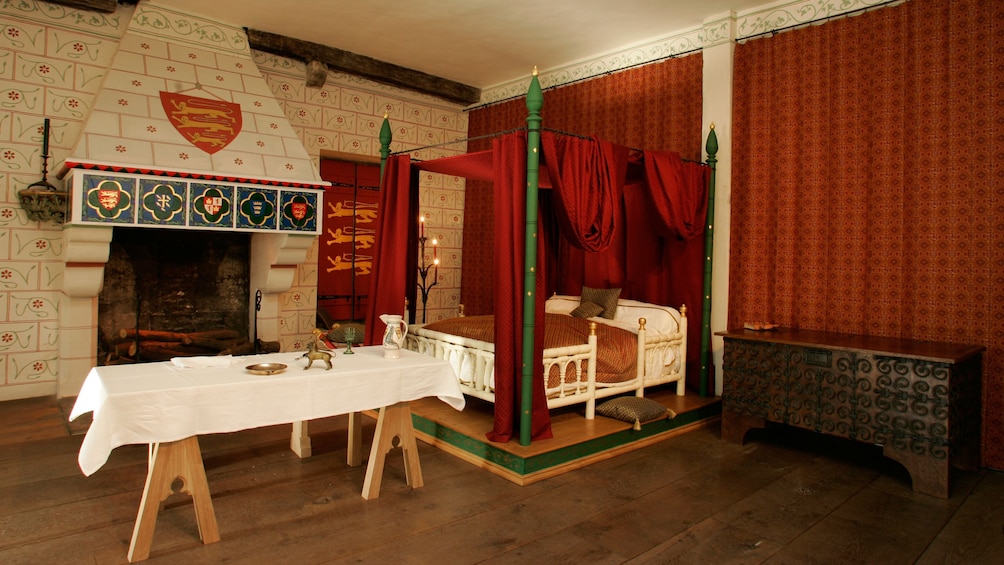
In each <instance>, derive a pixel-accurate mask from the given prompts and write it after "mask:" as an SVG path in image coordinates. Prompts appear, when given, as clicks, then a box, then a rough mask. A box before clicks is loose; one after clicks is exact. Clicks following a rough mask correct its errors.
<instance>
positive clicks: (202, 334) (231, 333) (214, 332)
mask: <svg viewBox="0 0 1004 565" xmlns="http://www.w3.org/2000/svg"><path fill="white" fill-rule="evenodd" d="M187 335H188V336H189V337H190V338H191V339H200V338H207V339H237V338H239V337H241V334H240V333H238V332H237V331H236V330H232V329H211V330H206V331H193V332H190V333H188V334H187Z"/></svg>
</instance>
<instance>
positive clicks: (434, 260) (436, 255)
mask: <svg viewBox="0 0 1004 565" xmlns="http://www.w3.org/2000/svg"><path fill="white" fill-rule="evenodd" d="M437 245H439V243H438V242H437V241H436V240H435V239H434V240H432V262H433V263H436V264H437V265H438V264H439V259H437V257H439V252H438V251H437V250H436V246H437Z"/></svg>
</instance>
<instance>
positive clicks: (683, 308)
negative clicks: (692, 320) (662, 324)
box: [680, 304, 687, 318]
mask: <svg viewBox="0 0 1004 565" xmlns="http://www.w3.org/2000/svg"><path fill="white" fill-rule="evenodd" d="M680 315H681V316H683V317H684V318H686V317H687V305H686V304H681V305H680Z"/></svg>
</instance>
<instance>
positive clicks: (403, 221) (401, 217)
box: [366, 132, 709, 442]
mask: <svg viewBox="0 0 1004 565" xmlns="http://www.w3.org/2000/svg"><path fill="white" fill-rule="evenodd" d="M542 145H543V147H542V151H541V155H542V160H543V163H544V165H545V166H546V167H547V169H546V170H547V174H546V175H544V174H542V175H541V176H542V177H546V178H547V179H549V181H544V182H545V184H546V183H547V182H550V184H552V185H553V187H554V189H553V190H543V191H541V194H540V196H539V198H540V201H541V202H540V204H541V206H540V209H541V213H540V216H541V217H540V218H539V219H538V221H539V230H538V231H539V235H540V237H538V238H537V242H538V243H537V248H538V252H537V255H538V261H537V265H536V289H535V296H536V303H535V310H534V311H535V318H536V327H535V343H534V359H540V358H541V353H542V350H543V336H544V319H545V317H544V302H545V299H546V297H547V296H548V295H550V294H551V293H552V292H554V291H558V292H562V293H567V294H578V293H579V292H581V287H582V286H583V285H586V286H592V287H620V288H622V289H623V291H622V296H624V297H626V298H635V299H638V300H644V301H648V302H655V303H659V304H673V305H679V304H688V305H691V306H690V307H691V313H692V314H691V324H690V331H691V333H690V334H689V335H688V339H689V340H691V343H692V344H693V343H696V344H699V343H700V327H701V324H700V323H699V318H697V320H696V321H695V316H694V314H695V313H696V314H698V315H699V314H700V308H699V305H700V303H701V288H702V285H701V277H702V273H703V268H702V267H703V254H704V241H703V238H702V237H697V236H698V235H701V234H703V233H704V230H703V226H704V216H705V213H706V209H707V208H706V207H707V188H708V186H707V183H708V171H709V170H708V168H707V167H704V166H702V165H700V164H697V163H691V162H683V161H682V160H681V159H680V157H679V155H678V154H676V153H670V152H652V151H647V152H645V153H644V154H643V156H642V155H636V156H635V159H634V162H633V163H629V161H630V160H629V150H628V149H627V148H625V147H620V146H616V145H613V144H610V143H607V142H604V141H601V140H597V139H580V138H570V137H567V136H560V137H559V136H557V135H555V134H552V133H549V132H544V134H543V135H542ZM469 157H470V158H469V159H466V160H465V159H462V158H452V162H451V161H450V160H442V161H436V162H429V163H417V164H415V166H414V167H412V166H411V165H412V163H411V162H410V160H408V158H407V156H396V157H392V158H391V159H390V160H389V161H388V162H387V167H386V173H385V178H384V182H383V190H382V192H381V213H380V223H379V226H378V234H377V240H376V246H375V252H374V280H375V281H377V284H376V288H375V291H374V292H373V296H372V299H371V301H370V304H371V307H370V310H369V317H368V320H371V321H372V323H369V324H367V341H366V343H370V344H375V343H379V341H380V336H382V335H383V324H381V323H378V321H377V320H378V315H379V314H383V313H398V312H401V310H402V309H403V300H404V296H405V295H406V294H413V293H414V286H415V278H414V271H415V269H416V266H415V261H416V258H415V256H416V252H415V250H417V241H415V237H416V235H415V233H414V232H415V230H416V224H415V222H414V221H413V220H414V217H415V216H416V214H417V212H415V211H414V209H413V208H414V201H415V198H414V197H413V193H414V186H415V185H414V183H413V182H412V180H411V177H412V175H411V171H412V170H413V169H417V168H422V169H425V170H435V171H438V172H443V173H446V174H457V171H461V170H463V171H466V173H465V174H468V175H469V176H471V177H473V178H481V179H484V178H492V179H493V183H492V186H493V189H492V190H493V202H494V204H493V210H494V212H493V221H492V231H493V234H494V238H493V247H492V255H493V261H492V267H491V272H492V281H493V284H494V290H495V292H494V296H493V309H494V312H493V313H494V314H495V340H496V341H495V419H494V425H493V428H492V430H491V431H490V432H489V433H488V434H487V435H488V438H489V439H490V440H492V441H499V442H506V441H509V440H510V439H511V438H512V436H513V435H514V434H516V433H518V431H519V429H518V427H519V407H520V406H521V402H520V391H521V387H520V386H519V383H520V379H521V374H522V370H521V361H522V336H523V321H524V320H523V308H522V305H523V297H524V295H525V288H524V265H523V260H524V245H525V225H526V138H525V134H524V133H523V132H517V133H511V134H507V135H504V136H500V137H498V138H495V139H494V140H493V147H492V151H491V153H490V158H489V154H478V155H471V156H469ZM642 157H643V158H642ZM489 165H490V166H491V175H490V177H489V175H488V173H487V171H486V169H487V167H488V166H489ZM456 167H459V168H456ZM543 170H544V169H542V171H543ZM570 242H571V243H570ZM409 281H410V282H409ZM689 351H695V352H697V354H699V347H690V348H688V363H689V364H690V365H691V368H697V366H698V364H697V363H696V361H697V359H696V357H695V358H693V359H691V358H690V357H691V355H689ZM533 368H534V378H533V388H532V395H533V399H532V414H531V428H532V429H531V434H530V435H531V438H532V439H534V440H539V439H544V438H548V437H551V429H550V415H549V413H548V410H547V399H546V397H545V395H544V385H543V375H542V372H543V368H542V366H541V365H540V363H535V364H534V367H533ZM689 372H690V371H688V373H689ZM694 374H695V377H694V378H696V374H697V373H696V372H695V373H694ZM689 380H690V379H689V378H688V381H689Z"/></svg>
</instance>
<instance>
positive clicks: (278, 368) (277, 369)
mask: <svg viewBox="0 0 1004 565" xmlns="http://www.w3.org/2000/svg"><path fill="white" fill-rule="evenodd" d="M244 370H246V371H247V372H249V373H251V374H252V375H274V374H276V373H281V372H283V371H285V370H286V366H285V365H283V364H282V363H255V364H254V365H248V366H247V367H244Z"/></svg>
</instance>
